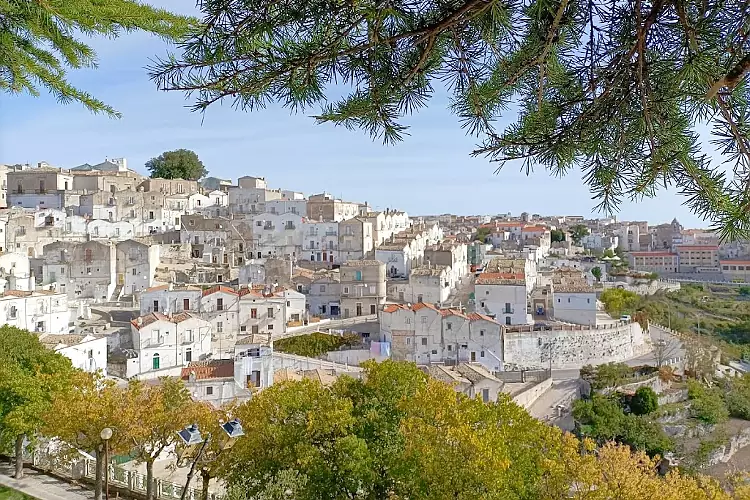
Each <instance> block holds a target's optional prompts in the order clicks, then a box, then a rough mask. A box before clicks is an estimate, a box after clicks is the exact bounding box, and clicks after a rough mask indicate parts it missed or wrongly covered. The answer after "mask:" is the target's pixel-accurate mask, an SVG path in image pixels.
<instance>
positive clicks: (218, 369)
mask: <svg viewBox="0 0 750 500" xmlns="http://www.w3.org/2000/svg"><path fill="white" fill-rule="evenodd" d="M191 372H192V373H195V379H196V380H207V379H211V378H229V377H234V361H233V360H230V359H216V360H213V361H193V362H192V363H190V364H189V365H188V366H187V367H186V368H183V369H182V373H181V374H180V376H181V378H182V380H189V379H190V373H191Z"/></svg>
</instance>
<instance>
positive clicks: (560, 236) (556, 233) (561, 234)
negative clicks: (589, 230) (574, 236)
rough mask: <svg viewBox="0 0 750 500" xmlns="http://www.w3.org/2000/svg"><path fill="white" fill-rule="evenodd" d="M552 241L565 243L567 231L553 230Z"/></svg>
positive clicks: (551, 232)
mask: <svg viewBox="0 0 750 500" xmlns="http://www.w3.org/2000/svg"><path fill="white" fill-rule="evenodd" d="M550 239H551V241H552V242H553V243H554V242H556V241H557V242H559V241H565V231H563V230H562V229H553V230H552V231H550Z"/></svg>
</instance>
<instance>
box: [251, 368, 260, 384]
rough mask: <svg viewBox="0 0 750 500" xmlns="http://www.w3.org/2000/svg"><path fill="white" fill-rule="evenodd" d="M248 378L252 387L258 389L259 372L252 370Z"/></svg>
mask: <svg viewBox="0 0 750 500" xmlns="http://www.w3.org/2000/svg"><path fill="white" fill-rule="evenodd" d="M250 378H251V380H252V382H253V386H254V387H260V370H253V372H252V373H251V374H250Z"/></svg>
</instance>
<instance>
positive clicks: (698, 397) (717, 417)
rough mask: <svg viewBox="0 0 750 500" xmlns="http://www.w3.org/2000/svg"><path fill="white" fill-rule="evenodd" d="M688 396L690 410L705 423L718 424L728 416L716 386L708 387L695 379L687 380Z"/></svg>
mask: <svg viewBox="0 0 750 500" xmlns="http://www.w3.org/2000/svg"><path fill="white" fill-rule="evenodd" d="M688 397H689V398H690V411H691V413H692V414H693V416H694V417H695V418H697V419H698V420H701V421H703V422H705V423H707V424H720V423H722V422H725V421H726V420H727V419H728V418H729V410H728V409H727V407H726V404H725V403H724V400H723V398H722V394H721V391H720V390H719V389H718V388H716V387H711V388H709V387H706V386H705V385H703V384H701V383H700V382H698V381H697V380H689V381H688Z"/></svg>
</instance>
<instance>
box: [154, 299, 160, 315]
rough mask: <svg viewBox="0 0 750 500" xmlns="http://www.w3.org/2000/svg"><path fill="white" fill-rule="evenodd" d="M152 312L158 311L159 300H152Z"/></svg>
mask: <svg viewBox="0 0 750 500" xmlns="http://www.w3.org/2000/svg"><path fill="white" fill-rule="evenodd" d="M154 312H159V301H158V300H155V301H154Z"/></svg>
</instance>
